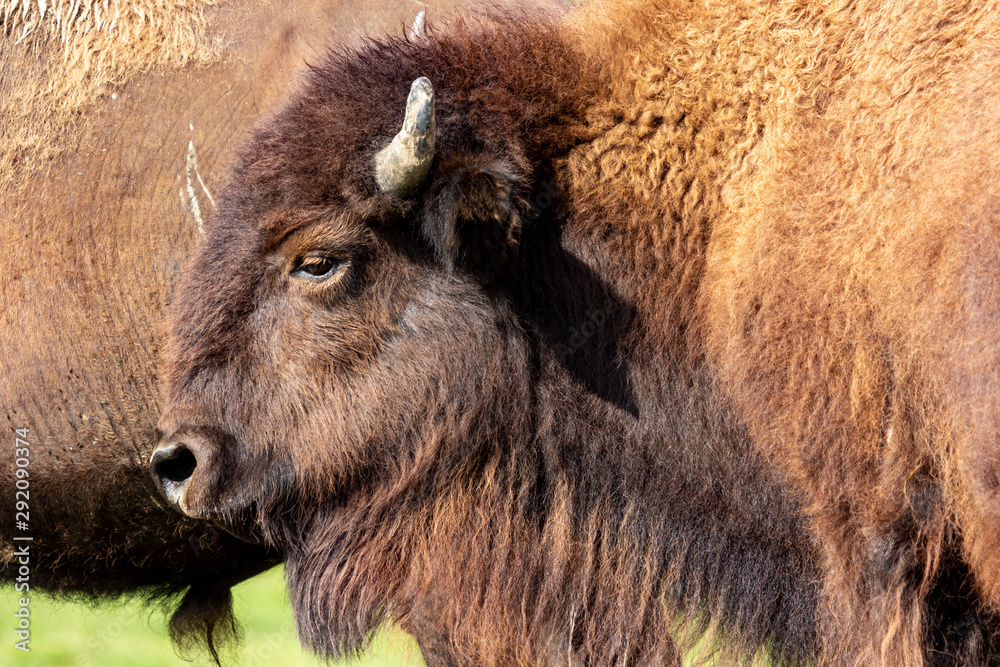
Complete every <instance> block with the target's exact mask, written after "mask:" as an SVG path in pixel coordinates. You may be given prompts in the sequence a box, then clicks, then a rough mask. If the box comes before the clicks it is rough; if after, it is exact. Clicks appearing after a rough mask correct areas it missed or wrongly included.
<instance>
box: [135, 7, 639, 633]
mask: <svg viewBox="0 0 1000 667" xmlns="http://www.w3.org/2000/svg"><path fill="white" fill-rule="evenodd" d="M482 29H483V28H482V27H479V26H478V24H472V23H469V24H464V25H460V26H458V27H457V28H455V31H453V32H452V39H449V40H443V39H440V40H439V39H434V38H425V39H421V40H419V41H417V42H408V41H391V42H387V43H382V44H372V45H369V46H368V47H366V49H365V51H364V52H363V53H355V54H337V55H333V56H331V57H330V58H329V59H328V60H327V61H326V62H325V63H323V64H322V65H321V66H319V67H316V68H314V70H313V71H312V72H311V74H310V75H309V77H308V80H307V82H306V85H305V86H304V89H303V90H302V91H301V92H300V93H299V94H298V95H297V96H296V97H295V98H294V99H293V100H292V101H291V102H290V103H289V104H287V105H286V106H285V107H284V109H283V110H281V111H279V112H278V113H277V114H276V115H274V116H273V117H271V118H270V119H269V120H268V121H266V122H265V123H264V124H263V125H262V126H261V127H260V128H259V129H258V130H257V131H256V133H255V135H254V136H253V137H252V139H251V140H250V141H249V142H248V143H247V145H246V147H245V148H244V150H243V151H242V154H241V155H240V156H239V158H238V159H237V161H236V163H235V166H234V167H233V168H232V170H231V173H230V176H229V179H228V184H227V185H226V187H225V191H224V193H223V194H222V195H221V196H220V197H219V202H218V209H217V214H216V217H215V219H214V220H213V221H212V222H211V224H210V225H209V226H208V227H207V229H206V236H205V239H204V242H203V244H202V246H201V247H200V248H199V250H198V252H197V253H196V255H195V256H194V258H193V259H192V260H191V262H190V263H189V266H188V267H187V268H186V270H185V273H184V277H183V278H182V282H181V283H180V286H179V288H178V291H177V295H176V301H175V302H174V303H173V304H172V306H171V311H172V314H171V319H170V325H169V334H168V336H169V350H168V362H167V369H166V378H167V380H166V383H167V384H166V406H165V411H164V413H163V415H162V418H161V421H160V423H159V431H160V443H159V447H158V449H157V451H156V452H155V454H154V456H153V458H152V462H151V467H152V472H153V475H154V477H155V478H156V480H157V483H158V484H159V485H160V488H161V490H162V492H163V494H164V496H165V497H166V498H167V499H168V500H169V501H170V502H171V503H173V504H174V505H175V506H176V507H177V508H178V509H179V510H181V511H182V512H184V513H185V514H187V515H189V516H192V517H199V518H207V519H210V520H213V521H216V522H218V523H220V524H221V525H223V526H225V527H226V528H227V529H229V530H231V531H233V532H236V533H238V534H240V535H243V536H244V537H247V538H249V539H254V540H264V541H267V542H270V543H274V544H277V545H280V546H281V547H282V548H283V549H285V550H286V553H287V554H288V558H289V568H290V569H289V571H290V577H291V580H292V581H291V586H292V588H293V591H294V592H295V595H296V598H297V599H296V606H297V608H298V614H299V620H300V628H301V629H302V631H303V633H304V635H305V637H306V639H307V640H311V641H312V643H313V644H315V645H316V646H317V648H320V649H321V650H328V651H329V652H331V653H339V652H342V651H343V650H345V649H349V648H353V647H356V646H358V645H359V642H361V641H362V640H363V639H364V637H365V636H367V633H368V632H369V630H370V629H372V628H374V627H375V626H376V625H377V622H378V621H379V620H380V619H381V618H382V617H383V616H384V615H385V614H386V613H390V612H391V613H393V614H394V615H395V617H396V618H397V619H399V618H400V616H402V615H406V614H407V613H408V612H411V611H413V610H412V609H409V610H408V609H406V608H402V607H401V605H400V603H398V596H396V591H397V590H398V589H399V588H400V587H402V586H420V585H423V584H422V583H421V582H420V581H416V579H414V577H413V575H412V571H413V570H412V568H411V566H412V563H413V560H414V559H415V558H417V557H416V556H414V555H413V550H414V549H416V547H415V546H414V540H418V539H419V538H418V537H414V535H424V536H426V535H429V534H431V533H433V532H434V531H435V527H434V526H432V525H427V524H421V523H420V522H421V521H427V522H428V523H429V522H430V519H427V517H429V516H431V514H428V513H427V512H423V513H421V512H422V511H423V510H426V509H427V508H428V507H432V508H433V507H435V506H437V507H436V509H437V510H441V507H440V505H441V504H442V503H446V502H447V499H448V498H449V492H448V489H451V488H454V487H460V486H464V485H468V484H473V483H474V484H480V485H483V488H482V489H481V491H482V493H480V494H478V495H479V497H481V498H488V497H489V493H488V488H487V487H489V485H490V481H489V480H490V479H494V480H495V479H496V478H497V477H499V476H502V475H503V474H504V473H503V472H502V470H501V468H502V467H503V466H504V465H508V464H509V463H511V453H512V452H513V451H514V450H516V449H517V447H515V444H514V443H518V445H517V446H518V447H522V448H523V446H524V445H525V444H526V443H530V442H531V439H532V437H533V434H534V432H535V430H536V427H537V424H536V423H535V418H536V417H535V415H534V412H535V409H534V404H535V401H536V399H537V396H536V393H537V391H536V388H535V387H534V386H533V385H534V378H535V377H536V376H537V375H538V373H539V372H540V368H542V367H544V366H546V365H547V364H555V365H557V366H558V367H559V368H564V369H565V368H569V370H567V371H565V372H567V373H572V372H573V366H572V363H571V362H570V361H567V359H568V358H570V357H572V353H576V352H579V351H581V350H584V348H587V349H590V350H591V351H594V350H598V348H600V351H599V352H595V354H606V355H610V356H613V355H614V350H613V349H605V348H603V347H601V346H602V345H603V343H601V342H600V341H603V340H605V339H610V338H611V337H610V336H607V335H605V334H606V331H605V329H608V330H609V328H610V327H612V326H613V323H614V322H615V321H618V320H621V319H622V318H623V317H624V316H625V311H624V309H622V308H618V307H611V306H608V307H605V304H612V306H613V305H614V302H613V301H612V298H613V295H612V294H611V293H610V291H609V290H608V288H607V287H606V286H604V285H603V284H602V283H601V282H600V281H599V280H597V279H596V278H594V277H593V274H592V272H591V271H590V270H589V269H588V268H587V267H586V266H584V265H583V264H581V262H579V261H578V260H574V259H571V258H569V257H568V256H567V255H566V254H565V253H564V252H562V251H560V250H559V249H558V248H559V244H558V234H559V231H558V228H559V225H558V216H557V215H556V213H555V211H556V209H557V207H556V206H553V205H552V202H553V199H554V198H555V197H557V196H558V195H557V193H555V192H553V191H552V190H551V188H549V189H546V187H547V186H546V185H545V183H546V182H548V180H549V179H550V178H551V173H552V172H551V170H552V169H553V167H552V155H551V152H552V151H563V152H564V151H565V150H566V147H567V146H569V145H572V143H573V142H575V141H578V140H579V138H578V137H577V136H576V134H575V133H577V132H579V130H578V129H574V128H577V127H579V125H577V124H575V123H578V121H575V120H573V119H574V118H577V117H578V115H579V107H580V105H581V103H580V100H581V99H583V98H582V96H581V95H580V94H579V91H578V90H577V89H576V88H575V86H582V84H572V83H571V84H566V83H565V82H575V81H580V80H581V79H580V76H579V69H578V67H576V66H574V65H573V63H572V59H571V58H570V56H569V54H568V53H567V52H566V50H565V49H563V48H562V47H559V46H558V40H557V39H556V38H555V33H554V31H552V30H548V29H545V28H537V29H535V31H533V33H532V34H531V35H527V36H522V37H520V38H518V37H515V38H512V39H509V40H508V41H507V43H506V45H505V48H506V49H507V50H508V52H512V53H513V52H516V53H518V61H517V63H512V64H509V66H508V67H506V68H504V69H502V70H497V69H496V68H495V64H496V62H497V59H498V58H502V57H503V53H501V52H500V51H502V49H500V50H494V51H490V50H489V49H486V48H484V47H483V46H482V43H483V42H484V41H488V39H487V38H485V37H476V36H475V35H471V36H469V35H467V36H466V37H465V38H463V39H455V38H454V35H455V34H456V32H457V33H461V32H462V31H463V30H464V31H466V32H473V33H474V32H475V31H477V30H482ZM491 68H492V69H491ZM539 72H544V73H547V74H546V76H539V75H538V73H539ZM555 81H560V83H559V84H558V85H559V86H561V88H559V89H553V87H554V86H556V84H555V83H554V82H555ZM432 82H433V85H432ZM515 90H516V91H517V92H516V93H515V92H513V91H515ZM404 104H405V105H406V106H405V111H404ZM401 120H403V127H402V130H400V121H401ZM529 245H530V246H531V247H532V248H534V249H533V250H528V249H527V248H528V246H529ZM543 277H544V279H542V278H543ZM567 288H570V290H571V292H570V293H569V294H568V295H567V294H566V293H567ZM553 290H559V291H560V292H562V293H563V294H564V296H563V297H562V298H561V299H560V300H559V301H557V302H553V301H552V300H551V299H550V298H549V297H548V296H546V295H547V294H549V293H551V292H552V291H553ZM593 303H597V304H598V307H599V308H601V307H603V310H602V311H601V313H600V315H601V316H600V317H599V318H596V319H593V318H592V319H593V321H591V320H587V319H586V318H587V315H586V312H587V308H588V306H587V304H593ZM574 318H576V319H574ZM584 321H586V322H588V326H589V327H590V330H588V331H589V332H585V333H584V334H580V337H581V341H579V343H578V344H577V343H572V342H570V344H571V345H573V348H572V349H569V348H567V349H564V350H561V351H559V350H556V347H557V345H556V343H555V341H572V339H573V335H572V333H571V332H570V331H569V329H568V327H570V326H571V325H572V324H573V323H576V324H580V323H581V322H584ZM564 347H565V346H564ZM567 350H568V352H567ZM610 356H609V357H608V358H610ZM599 375H600V378H599V379H597V380H594V381H593V382H594V386H595V387H596V389H595V391H596V392H597V394H598V395H600V396H603V397H604V398H606V399H608V400H610V401H612V402H618V403H621V402H623V401H627V392H623V391H620V390H619V387H618V384H617V380H616V376H615V373H614V372H611V373H609V374H605V373H601V374H599ZM517 463H518V464H519V465H522V464H523V465H524V466H527V467H528V468H532V466H536V463H535V462H533V461H532V460H529V459H524V460H522V461H519V462H517ZM542 474H543V471H542V470H537V471H536V472H534V473H532V474H531V475H530V477H531V478H532V479H535V478H536V477H537V476H540V475H542ZM496 488H500V486H499V485H497V486H496ZM498 493H499V492H498ZM529 496H530V494H527V495H519V496H518V497H517V498H512V497H510V496H509V495H508V496H505V497H504V498H502V499H498V498H494V500H496V502H508V503H509V502H520V503H529V502H532V501H531V498H530V497H529ZM468 509H469V508H462V507H450V508H447V510H448V512H451V513H452V514H453V515H454V514H455V513H460V512H463V511H465V510H468ZM436 516H440V512H439V513H438V514H437V515H436ZM421 517H424V518H421ZM411 547H412V548H411ZM310 568H311V569H310ZM317 570H318V571H320V572H321V574H316V571H317ZM307 571H309V572H312V573H313V574H312V575H309V576H307V575H306V574H303V573H304V572H307ZM307 578H308V581H306V579H307ZM424 583H426V581H424ZM320 588H322V589H323V591H322V594H321V593H320V591H319V589H320ZM320 598H322V599H320ZM411 599H412V597H411ZM303 617H306V618H305V620H303ZM313 617H316V619H318V620H316V619H314V618H313ZM331 625H332V626H333V628H332V630H331V628H330V626H331ZM334 644H335V645H334Z"/></svg>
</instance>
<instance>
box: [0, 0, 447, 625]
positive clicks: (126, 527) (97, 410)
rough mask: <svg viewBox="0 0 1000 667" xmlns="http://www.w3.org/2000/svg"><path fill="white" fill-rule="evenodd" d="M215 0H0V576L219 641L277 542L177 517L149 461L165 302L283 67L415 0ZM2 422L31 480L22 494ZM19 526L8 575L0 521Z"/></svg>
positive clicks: (8, 549)
mask: <svg viewBox="0 0 1000 667" xmlns="http://www.w3.org/2000/svg"><path fill="white" fill-rule="evenodd" d="M216 4H217V3H213V2H203V1H199V2H190V1H188V2H175V1H170V2H151V1H149V0H130V1H129V2H117V3H111V4H110V6H109V5H108V3H104V4H101V3H94V2H83V3H80V2H77V3H62V4H57V3H49V4H48V7H47V9H46V3H44V2H42V3H34V2H24V3H17V2H14V3H11V2H6V3H0V7H2V9H3V21H4V22H3V31H2V32H0V51H2V53H3V55H2V57H0V90H2V91H3V92H2V94H0V202H2V203H3V210H2V211H0V240H2V245H3V248H4V250H3V252H2V253H0V274H2V275H3V279H2V280H0V321H2V324H0V349H2V350H3V354H2V355H0V414H2V415H3V419H4V424H5V428H6V430H5V432H4V433H5V436H4V440H3V451H4V456H3V458H2V461H0V566H2V567H0V576H2V578H3V580H4V581H5V582H10V583H16V584H17V585H18V586H19V587H21V588H20V590H21V592H22V593H24V592H28V593H29V595H28V597H30V598H31V599H32V602H33V603H34V602H35V598H34V594H35V593H36V592H37V591H41V590H44V591H52V592H58V593H65V594H75V595H83V596H86V597H93V598H94V599H107V598H110V597H113V596H118V595H140V596H143V597H147V598H150V599H153V600H158V601H163V603H164V605H165V606H169V607H172V608H174V609H175V613H174V617H173V624H172V627H173V630H174V631H175V633H174V634H175V635H176V637H177V638H178V639H183V638H184V637H185V636H187V637H195V636H197V635H199V634H200V635H201V636H202V637H205V638H208V639H209V640H210V641H211V640H212V639H214V640H215V643H216V644H219V643H221V642H220V638H221V636H222V635H223V634H224V633H223V631H224V630H226V629H231V627H232V626H231V620H232V619H231V616H230V615H229V614H230V595H229V588H230V586H231V585H233V584H235V583H237V582H239V581H241V580H243V579H245V578H247V577H250V576H252V575H254V574H256V573H257V572H260V571H262V570H264V569H266V568H268V567H271V566H273V565H274V564H275V563H277V562H278V561H279V560H280V557H281V554H280V552H278V551H277V550H275V549H273V548H269V547H266V546H263V545H259V544H250V543H247V542H244V541H242V540H239V539H237V538H235V537H233V536H231V535H229V534H228V533H225V532H223V531H219V530H217V529H216V528H215V527H214V526H213V525H212V524H211V523H209V522H206V521H197V520H191V519H189V518H186V517H183V516H181V515H180V514H178V513H177V512H175V511H174V510H173V509H171V508H170V507H169V506H167V505H166V504H165V503H164V502H163V501H162V499H161V498H160V496H159V494H158V493H157V490H156V487H155V486H154V484H153V482H152V480H151V479H150V478H149V474H148V459H149V456H150V454H151V452H152V450H153V447H154V445H155V437H154V430H155V426H156V419H157V418H158V415H159V412H160V408H161V404H160V397H159V391H158V374H159V366H160V358H159V348H160V342H161V337H162V332H161V324H160V322H161V320H162V318H163V313H164V310H165V308H166V304H167V303H168V302H169V300H170V296H171V292H172V289H173V284H174V281H175V277H176V274H177V271H178V269H179V266H180V264H181V261H182V259H183V258H184V257H185V256H186V255H187V254H189V252H190V251H191V250H192V249H193V247H194V245H195V241H196V239H197V238H198V236H199V232H198V227H199V224H200V222H201V221H202V220H203V219H204V218H205V217H206V216H207V215H208V213H209V212H210V211H211V208H212V205H213V204H212V201H211V196H212V194H213V192H212V191H213V190H214V186H215V180H216V178H217V176H218V174H219V172H220V171H221V168H222V165H223V164H224V162H225V160H226V159H227V158H226V156H227V154H228V153H229V152H230V151H231V150H232V149H233V147H234V146H235V145H236V143H237V142H238V141H239V138H240V137H241V133H242V131H243V128H245V127H247V126H248V125H249V124H250V122H251V119H253V118H254V117H255V116H256V115H257V114H258V113H259V108H260V107H262V106H263V107H266V106H270V105H273V104H275V103H276V102H277V101H278V100H280V99H281V97H282V95H284V92H285V90H286V88H287V80H288V72H289V71H291V70H293V69H294V68H296V67H299V66H300V63H301V62H302V60H303V59H304V58H308V57H311V56H312V55H313V54H314V52H315V45H316V44H319V43H326V42H329V41H331V40H333V41H334V42H343V43H349V42H350V41H352V40H354V39H356V38H357V35H358V33H359V32H360V31H365V32H370V31H374V30H379V31H386V30H388V31H400V29H401V27H402V26H403V25H404V21H406V22H407V23H408V22H409V20H410V19H412V12H413V10H412V9H411V7H410V6H409V5H408V4H407V3H403V2H393V3H386V2H379V3H375V2H365V1H363V0H351V1H344V2H326V1H323V2H320V1H315V2H312V1H310V2H297V3H294V4H293V5H288V6H280V7H278V6H270V7H268V6H264V5H263V4H262V3H256V2H239V3H236V2H229V3H226V4H225V6H216ZM449 6H450V3H449V2H440V3H433V4H432V10H433V11H435V12H437V13H439V14H445V13H447V12H448V11H449ZM109 7H110V9H109ZM12 10H13V11H12ZM18 430H21V432H22V433H26V434H27V436H28V437H27V441H28V443H29V445H30V447H29V450H30V463H29V465H28V466H27V469H26V470H27V473H28V474H29V475H30V478H29V480H30V488H29V489H27V492H26V493H25V494H24V495H22V496H21V497H17V498H16V497H15V493H16V491H17V490H18V488H19V487H15V484H16V482H17V481H18V480H19V479H20V478H17V477H15V474H16V470H17V467H16V465H15V461H16V457H15V447H17V445H16V437H17V433H16V431H18ZM25 430H26V431H25ZM20 449H23V448H20ZM24 498H27V501H26V504H27V507H28V510H27V512H26V517H27V519H28V521H27V523H28V530H27V531H21V530H18V529H17V527H16V524H15V520H16V510H18V509H23V506H22V507H21V508H18V505H17V501H23V499H24ZM18 518H20V517H18ZM26 535H27V536H31V537H33V538H34V539H33V541H32V542H31V548H30V550H29V551H30V575H29V576H28V578H27V581H24V578H23V577H21V575H20V567H21V563H20V561H21V557H20V556H18V555H17V553H18V552H19V551H20V550H21V549H22V547H23V546H24V542H23V541H14V540H13V539H12V538H13V537H15V536H22V537H23V536H26ZM18 578H20V579H21V581H17V579H18ZM24 586H27V588H24Z"/></svg>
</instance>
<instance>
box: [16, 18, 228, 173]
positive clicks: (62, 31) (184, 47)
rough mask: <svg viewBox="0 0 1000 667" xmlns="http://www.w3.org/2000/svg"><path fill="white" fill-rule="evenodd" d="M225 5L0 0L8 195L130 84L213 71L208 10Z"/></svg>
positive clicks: (213, 47) (213, 49)
mask: <svg viewBox="0 0 1000 667" xmlns="http://www.w3.org/2000/svg"><path fill="white" fill-rule="evenodd" d="M221 1H222V0H0V25H2V31H0V52H2V53H3V58H2V60H0V93H2V94H0V188H4V189H7V188H9V187H10V186H11V185H12V184H13V185H18V184H21V185H23V184H24V181H26V180H27V179H28V178H29V177H30V175H31V174H32V173H34V172H35V171H36V170H37V169H38V168H39V167H41V166H44V165H45V164H46V163H47V162H49V161H50V160H51V159H52V158H54V157H55V156H56V155H58V154H59V153H60V152H61V151H62V150H64V149H65V148H66V147H67V146H68V145H70V144H71V142H72V137H73V132H72V128H73V126H74V124H75V123H77V122H79V114H80V112H81V111H83V110H84V109H86V108H87V107H88V106H90V105H91V104H93V103H94V102H95V101H97V100H99V99H101V98H102V96H105V95H112V94H114V93H115V91H116V88H118V87H120V86H122V85H123V84H124V83H125V82H126V81H128V80H129V78H130V77H132V76H135V75H136V74H140V73H143V72H148V71H150V70H151V69H152V68H154V67H181V66H184V65H186V64H189V63H195V64H207V63H209V62H211V61H212V60H213V59H214V58H215V57H216V55H217V54H218V52H219V50H220V49H219V45H218V44H217V43H216V42H215V41H214V40H213V39H212V38H211V37H209V36H208V33H207V30H206V27H207V20H206V16H205V12H204V10H205V8H206V7H209V6H212V5H217V4H220V3H221ZM19 182H20V183H19ZM17 189H18V188H16V187H15V188H14V190H15V192H16V191H17Z"/></svg>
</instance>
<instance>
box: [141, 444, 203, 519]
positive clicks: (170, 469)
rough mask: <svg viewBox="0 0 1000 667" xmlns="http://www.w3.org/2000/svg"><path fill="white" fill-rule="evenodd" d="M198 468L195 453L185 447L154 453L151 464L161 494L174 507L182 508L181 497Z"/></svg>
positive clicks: (159, 450)
mask: <svg viewBox="0 0 1000 667" xmlns="http://www.w3.org/2000/svg"><path fill="white" fill-rule="evenodd" d="M197 467H198V459H197V458H195V455H194V452H192V451H191V450H190V449H188V448H187V447H185V446H184V445H174V446H172V447H163V448H162V449H158V450H156V451H155V452H153V458H152V459H151V460H150V462H149V468H150V472H152V474H153V479H154V480H155V481H156V484H157V486H158V487H159V488H160V492H161V493H163V495H164V497H165V498H166V499H167V500H169V501H170V502H171V503H172V504H173V505H175V506H178V507H179V506H180V501H181V496H183V495H184V489H185V487H187V483H188V481H189V480H190V479H191V475H193V474H194V470H195V468H197Z"/></svg>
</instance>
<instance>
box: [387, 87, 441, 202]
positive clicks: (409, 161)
mask: <svg viewBox="0 0 1000 667" xmlns="http://www.w3.org/2000/svg"><path fill="white" fill-rule="evenodd" d="M433 161H434V87H433V86H431V82H430V81H429V80H428V79H427V78H426V77H423V76H422V77H420V78H419V79H417V80H416V81H414V82H413V85H411V86H410V97H409V98H408V99H407V100H406V117H405V118H404V119H403V129H402V130H400V131H399V134H397V135H396V136H395V137H393V138H392V142H390V143H389V145H388V146H386V147H385V148H383V149H382V150H380V151H379V152H378V154H377V155H376V156H375V182H376V183H378V186H379V188H381V189H382V191H383V192H385V193H388V194H390V195H396V196H397V197H406V196H408V195H412V194H413V193H415V192H416V191H417V190H418V189H420V186H421V184H422V183H423V182H424V179H425V178H427V174H428V173H429V172H430V170H431V162H433Z"/></svg>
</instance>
